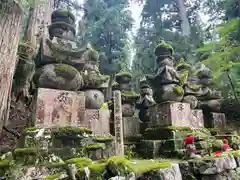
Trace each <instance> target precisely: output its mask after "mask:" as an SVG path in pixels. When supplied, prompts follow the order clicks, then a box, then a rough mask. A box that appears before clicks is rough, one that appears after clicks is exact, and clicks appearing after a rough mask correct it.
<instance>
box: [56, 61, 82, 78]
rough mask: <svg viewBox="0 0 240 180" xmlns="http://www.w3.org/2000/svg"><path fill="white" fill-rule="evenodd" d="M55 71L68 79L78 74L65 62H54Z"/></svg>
mask: <svg viewBox="0 0 240 180" xmlns="http://www.w3.org/2000/svg"><path fill="white" fill-rule="evenodd" d="M55 73H56V75H57V76H61V77H63V78H66V79H68V80H72V79H74V78H75V77H76V76H77V74H79V72H78V70H77V69H75V68H74V67H72V66H69V65H66V64H55Z"/></svg>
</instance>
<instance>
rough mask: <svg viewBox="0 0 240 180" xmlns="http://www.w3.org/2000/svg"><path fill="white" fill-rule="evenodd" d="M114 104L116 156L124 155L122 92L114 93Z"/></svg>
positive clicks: (116, 91)
mask: <svg viewBox="0 0 240 180" xmlns="http://www.w3.org/2000/svg"><path fill="white" fill-rule="evenodd" d="M113 102H114V123H115V136H116V155H117V156H123V155H124V143H123V121H122V98H121V92H120V91H119V90H115V91H114V92H113Z"/></svg>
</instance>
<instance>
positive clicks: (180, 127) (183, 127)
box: [167, 126, 192, 131]
mask: <svg viewBox="0 0 240 180" xmlns="http://www.w3.org/2000/svg"><path fill="white" fill-rule="evenodd" d="M167 128H168V129H169V130H179V131H190V130H192V128H191V127H190V126H168V127H167Z"/></svg>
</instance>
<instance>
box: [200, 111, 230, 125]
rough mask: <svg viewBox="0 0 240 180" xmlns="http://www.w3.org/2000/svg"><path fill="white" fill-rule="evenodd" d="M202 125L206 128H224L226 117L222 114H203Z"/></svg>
mask: <svg viewBox="0 0 240 180" xmlns="http://www.w3.org/2000/svg"><path fill="white" fill-rule="evenodd" d="M204 125H205V127H206V128H224V127H226V117H225V114H224V113H213V112H211V113H204Z"/></svg>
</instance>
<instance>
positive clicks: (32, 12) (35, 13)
mask: <svg viewBox="0 0 240 180" xmlns="http://www.w3.org/2000/svg"><path fill="white" fill-rule="evenodd" d="M35 2H37V3H38V4H35V5H34V6H33V7H31V8H30V9H29V15H28V21H27V26H26V28H25V31H24V37H23V40H24V41H27V42H29V43H30V44H31V45H32V46H33V48H34V50H35V53H36V51H37V50H38V48H39V44H40V40H41V38H42V36H43V35H44V36H48V26H49V25H50V24H51V14H52V11H53V5H54V0H45V1H44V2H42V1H41V2H39V1H37V0H36V1H35Z"/></svg>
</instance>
